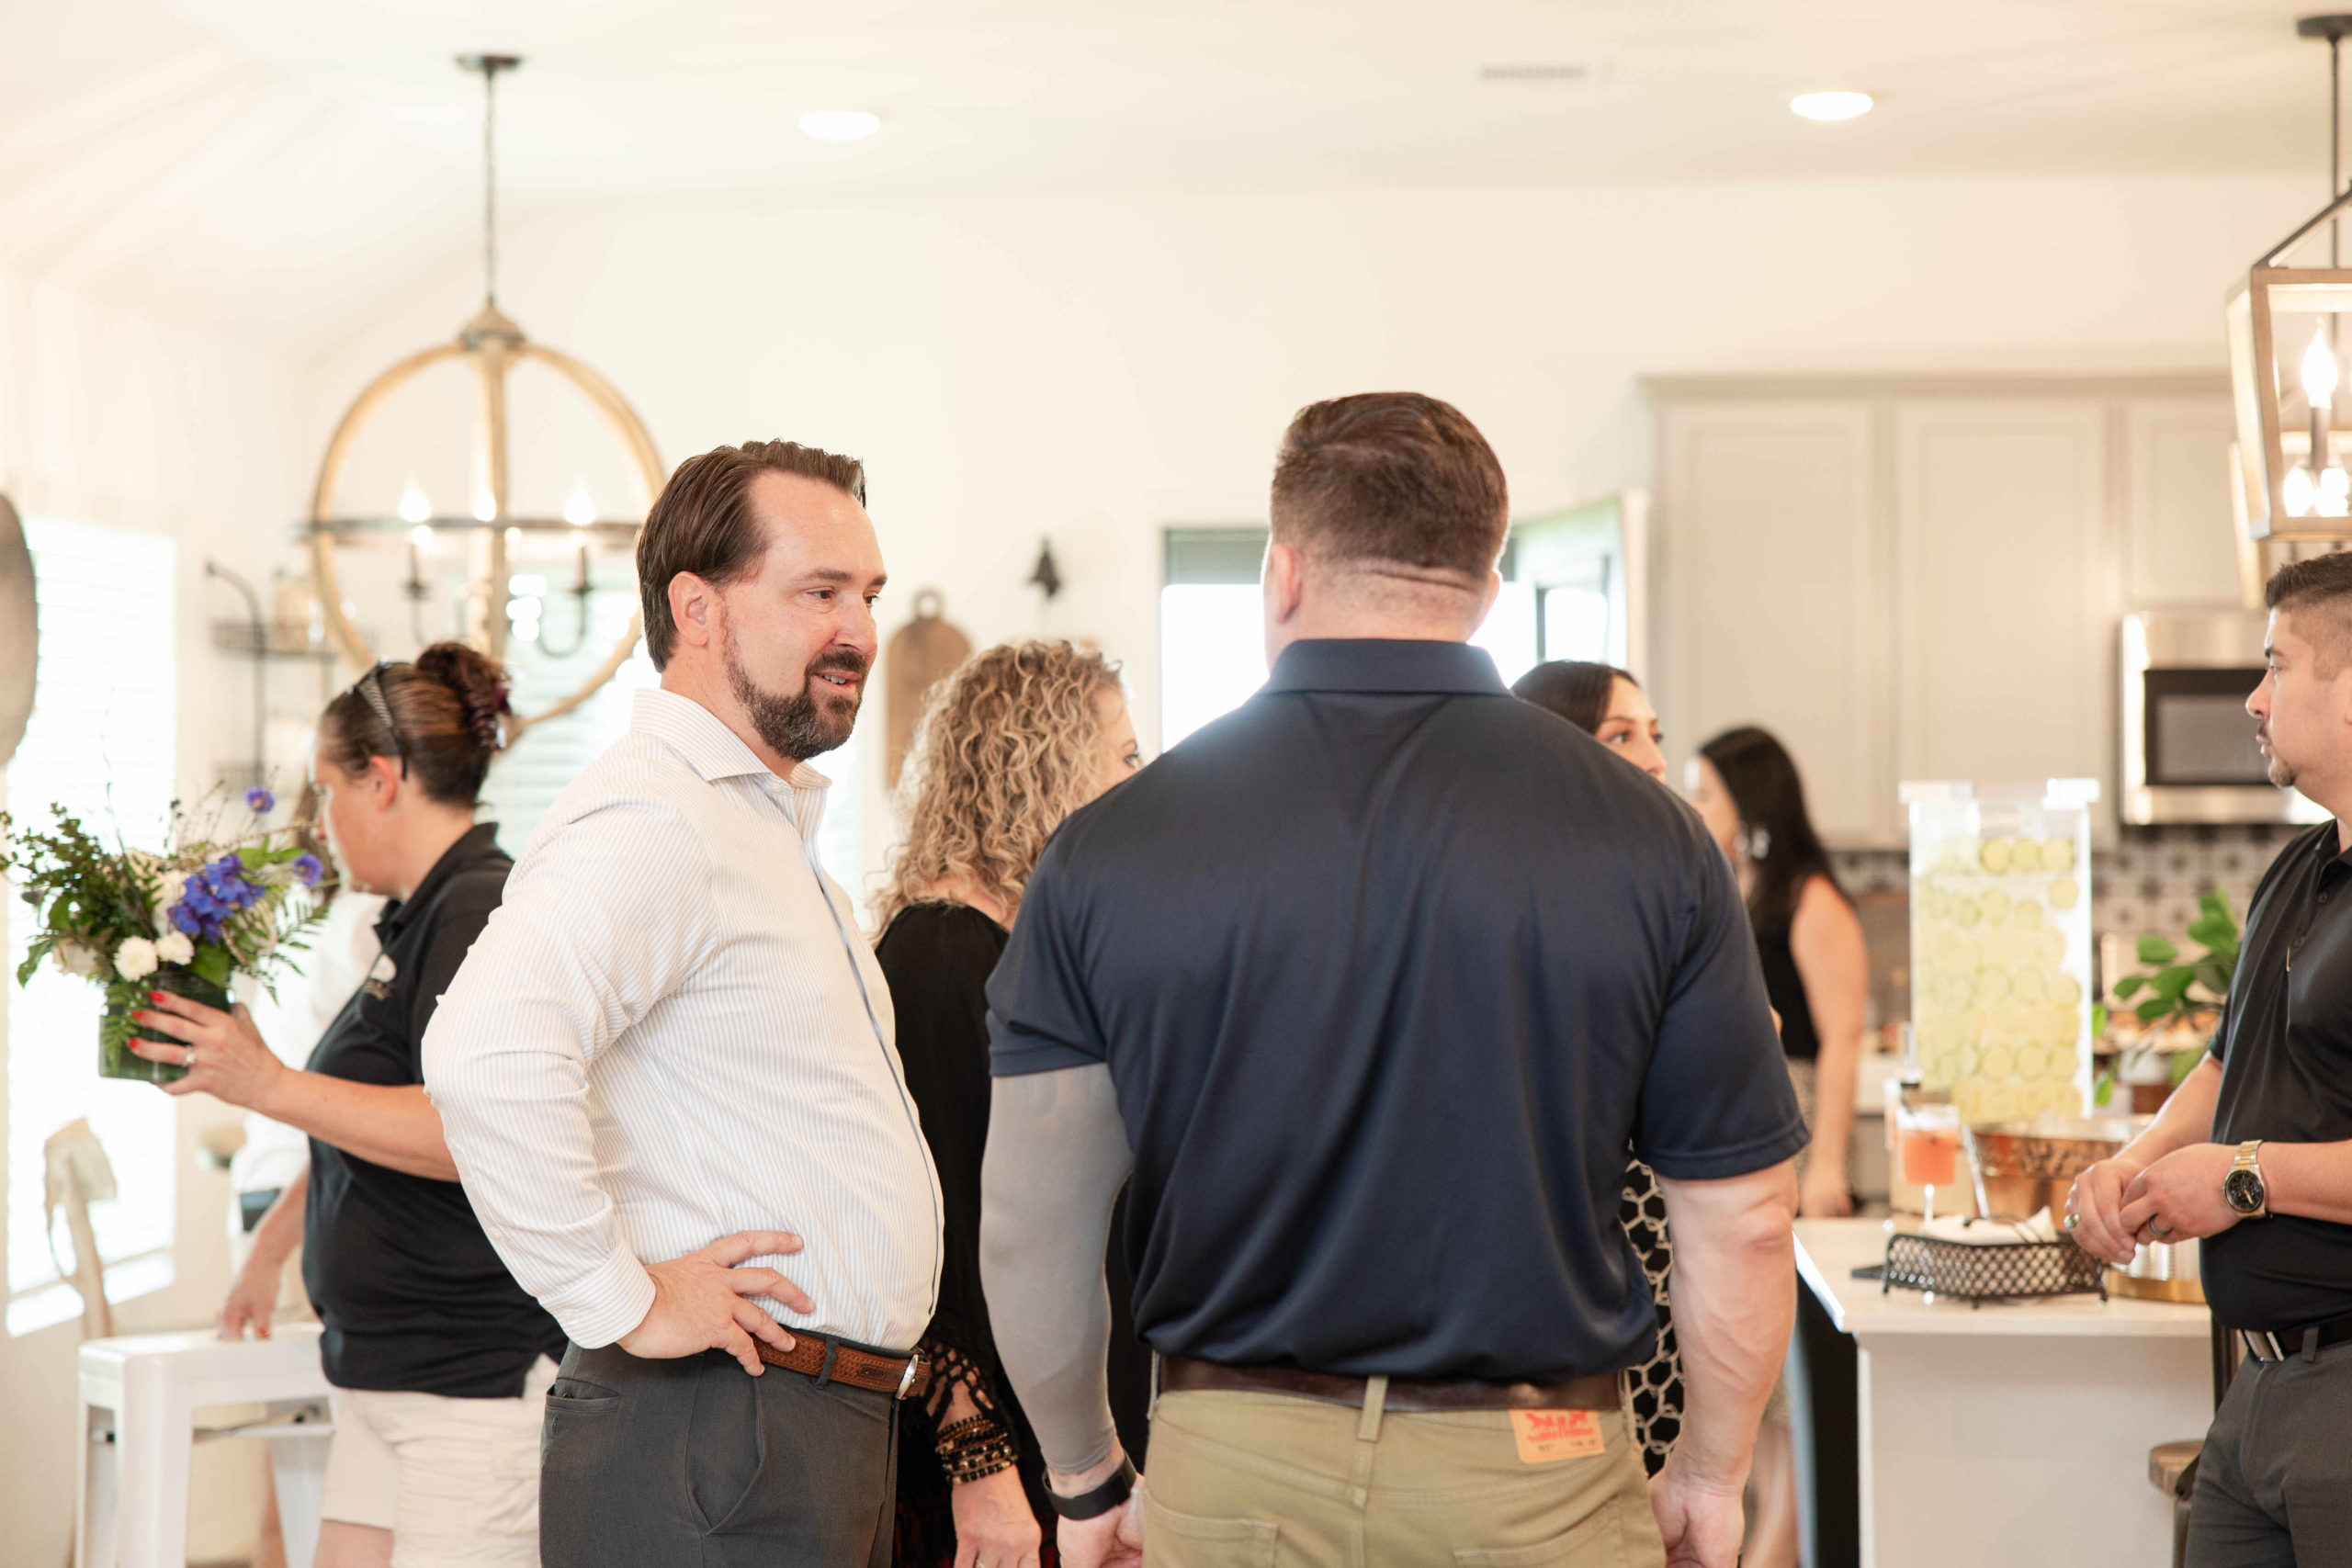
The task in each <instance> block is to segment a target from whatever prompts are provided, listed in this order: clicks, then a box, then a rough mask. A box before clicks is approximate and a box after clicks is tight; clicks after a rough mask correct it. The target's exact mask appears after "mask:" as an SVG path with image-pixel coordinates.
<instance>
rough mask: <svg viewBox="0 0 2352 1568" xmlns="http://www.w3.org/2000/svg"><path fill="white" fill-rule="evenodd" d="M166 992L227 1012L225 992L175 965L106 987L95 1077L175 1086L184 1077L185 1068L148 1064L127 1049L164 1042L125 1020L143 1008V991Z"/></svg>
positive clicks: (162, 1036) (156, 1033) (158, 1034)
mask: <svg viewBox="0 0 2352 1568" xmlns="http://www.w3.org/2000/svg"><path fill="white" fill-rule="evenodd" d="M150 991H169V992H170V993H171V994H172V995H174V996H175V997H186V998H187V999H188V1000H190V1001H192V1002H202V1003H203V1004H204V1005H205V1006H206V1007H209V1008H219V1009H220V1010H221V1011H223V1012H226V1011H228V1010H229V993H228V992H227V991H226V990H225V989H223V988H222V987H219V986H216V985H214V984H213V983H212V982H211V981H209V980H208V979H206V978H205V977H204V976H201V975H198V973H197V972H196V971H195V970H193V969H188V968H186V967H183V966H182V965H180V964H160V965H158V966H157V968H156V970H155V972H154V973H153V975H150V976H147V977H146V978H145V979H143V980H135V981H131V982H129V983H127V984H124V985H119V986H113V987H108V988H107V1011H106V1018H105V1020H104V1021H102V1022H101V1023H100V1024H99V1025H98V1077H102V1078H132V1079H136V1080H137V1081H139V1082H141V1083H177V1082H178V1081H179V1080H180V1079H182V1078H184V1077H187V1068H186V1067H183V1066H176V1065H175V1064H172V1063H167V1062H151V1061H149V1060H148V1059H147V1058H146V1057H144V1056H141V1055H139V1054H138V1053H136V1052H134V1051H133V1050H131V1048H130V1039H131V1038H132V1037H139V1038H144V1039H151V1040H156V1039H160V1040H169V1038H170V1036H168V1035H166V1034H164V1032H162V1031H161V1030H154V1031H142V1030H141V1028H140V1027H139V1024H138V1022H137V1021H135V1020H134V1019H132V1017H131V1016H130V1015H131V1014H132V1013H135V1012H143V1011H146V1010H148V1007H149V1004H148V1001H147V993H148V992H150Z"/></svg>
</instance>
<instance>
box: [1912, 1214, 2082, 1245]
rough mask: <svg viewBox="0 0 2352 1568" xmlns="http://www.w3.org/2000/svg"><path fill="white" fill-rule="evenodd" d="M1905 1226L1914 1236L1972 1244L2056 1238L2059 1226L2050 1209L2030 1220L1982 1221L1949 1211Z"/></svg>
mask: <svg viewBox="0 0 2352 1568" xmlns="http://www.w3.org/2000/svg"><path fill="white" fill-rule="evenodd" d="M1905 1230H1906V1231H1907V1232H1908V1233H1909V1234H1910V1235H1925V1236H1933V1237H1934V1238H1935V1239H1936V1240H1938V1241H1960V1242H1966V1243H1968V1244H1969V1245H1970V1246H1972V1247H1996V1246H2014V1245H2016V1244H2017V1243H2018V1242H2030V1241H2056V1240H2057V1239H2058V1227H2057V1226H2055V1225H2053V1224H2051V1223H2050V1211H2049V1210H2048V1209H2040V1210H2037V1211H2035V1213H2034V1216H2033V1218H2031V1219H2030V1220H1980V1219H1978V1218H1976V1217H1975V1216H1974V1215H1964V1214H1948V1215H1946V1216H1944V1217H1943V1218H1941V1219H1938V1220H1929V1221H1928V1223H1927V1224H1908V1225H1906V1226H1905Z"/></svg>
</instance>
